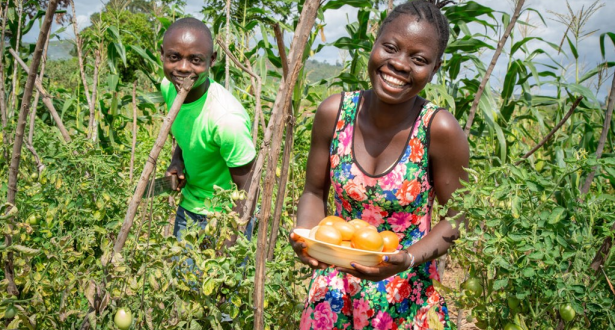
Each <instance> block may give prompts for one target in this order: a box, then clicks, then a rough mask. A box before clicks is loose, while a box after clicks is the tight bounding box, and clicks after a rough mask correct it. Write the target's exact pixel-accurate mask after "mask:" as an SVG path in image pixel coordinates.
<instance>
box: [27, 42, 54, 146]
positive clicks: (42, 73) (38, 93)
mask: <svg viewBox="0 0 615 330" xmlns="http://www.w3.org/2000/svg"><path fill="white" fill-rule="evenodd" d="M49 39H51V33H50V34H49V35H48V36H47V41H45V48H44V49H43V58H42V59H41V70H40V73H39V74H38V75H39V80H40V81H41V86H43V77H44V76H45V64H46V63H47V51H48V50H49ZM26 72H27V71H26ZM40 97H41V91H40V90H39V89H38V88H37V90H36V95H35V96H34V102H32V110H30V126H29V127H28V143H29V144H30V145H32V139H33V138H34V122H35V119H36V107H37V106H38V100H39V98H40ZM28 149H29V148H28ZM33 149H34V148H33Z"/></svg>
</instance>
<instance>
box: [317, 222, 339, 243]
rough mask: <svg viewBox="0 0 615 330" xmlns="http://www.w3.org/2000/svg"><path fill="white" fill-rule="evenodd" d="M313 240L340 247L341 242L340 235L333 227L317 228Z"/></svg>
mask: <svg viewBox="0 0 615 330" xmlns="http://www.w3.org/2000/svg"><path fill="white" fill-rule="evenodd" d="M314 239H316V240H317V241H321V242H325V243H329V244H334V245H340V243H341V242H342V234H341V233H340V231H339V230H337V229H335V227H333V226H318V229H317V230H316V234H315V235H314Z"/></svg>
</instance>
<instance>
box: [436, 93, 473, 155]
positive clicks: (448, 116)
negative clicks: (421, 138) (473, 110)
mask: <svg viewBox="0 0 615 330" xmlns="http://www.w3.org/2000/svg"><path fill="white" fill-rule="evenodd" d="M432 104H433V103H432ZM433 107H434V111H433V118H431V122H430V123H429V136H430V140H431V142H430V144H431V145H432V146H452V145H457V144H460V145H461V144H463V145H466V146H467V138H466V136H465V133H464V132H463V130H462V129H461V125H459V122H458V121H457V118H455V116H453V114H452V113H450V112H449V111H448V110H447V109H445V108H441V107H438V106H436V105H433Z"/></svg>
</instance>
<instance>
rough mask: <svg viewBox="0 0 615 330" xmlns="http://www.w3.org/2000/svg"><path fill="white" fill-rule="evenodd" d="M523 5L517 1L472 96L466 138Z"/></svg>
mask: <svg viewBox="0 0 615 330" xmlns="http://www.w3.org/2000/svg"><path fill="white" fill-rule="evenodd" d="M524 3H525V0H519V1H518V2H517V6H516V7H515V13H514V14H513V16H512V17H511V18H510V23H508V27H506V31H505V32H504V35H503V36H502V38H501V39H500V41H499V42H498V47H497V49H496V50H495V54H493V58H492V59H491V63H490V64H489V68H488V69H487V72H485V76H484V77H483V80H482V81H481V83H480V86H479V87H478V91H477V92H476V96H474V102H473V103H472V107H471V108H470V113H469V114H468V121H467V122H466V127H465V129H464V132H465V133H466V136H470V128H472V122H473V121H474V116H475V115H476V109H477V108H478V102H479V101H480V98H481V96H482V95H483V92H484V91H485V86H487V82H488V81H489V78H490V77H491V72H492V71H493V68H495V64H496V63H497V61H498V58H499V57H500V54H501V53H502V49H503V48H504V45H505V44H506V39H508V36H509V35H510V33H511V32H512V29H513V28H514V27H515V23H516V22H517V19H518V18H519V15H520V14H521V8H523V4H524ZM489 92H491V91H489Z"/></svg>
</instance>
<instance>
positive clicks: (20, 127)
mask: <svg viewBox="0 0 615 330" xmlns="http://www.w3.org/2000/svg"><path fill="white" fill-rule="evenodd" d="M57 6H58V0H49V4H48V7H47V12H46V13H45V19H44V20H43V25H42V26H41V30H40V32H39V35H38V39H37V42H36V47H35V48H34V53H33V54H32V63H31V64H30V73H29V74H28V80H26V86H25V89H24V94H23V99H22V101H21V109H20V111H19V116H18V119H17V129H16V131H15V142H14V144H13V153H12V155H11V165H10V167H9V181H8V193H7V202H8V203H9V204H11V205H15V197H16V196H17V174H18V173H19V163H20V161H21V148H22V146H23V140H24V130H25V128H26V119H27V117H28V110H29V109H30V102H31V98H32V90H33V89H34V82H35V80H36V72H37V71H38V66H39V64H40V63H41V57H42V54H43V47H44V44H45V41H46V40H47V35H48V34H49V30H50V29H51V24H52V20H53V15H54V14H55V11H56V7H57ZM9 229H11V230H12V225H10V224H9ZM4 238H5V242H4V246H5V247H8V246H10V245H11V244H12V242H13V238H12V237H11V235H4ZM4 270H5V277H6V279H7V280H8V284H7V291H8V293H9V294H10V295H19V290H18V289H17V286H16V285H15V281H14V278H13V273H14V270H13V252H7V260H6V261H5V268H4Z"/></svg>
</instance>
